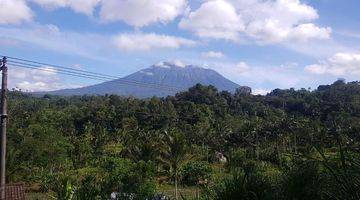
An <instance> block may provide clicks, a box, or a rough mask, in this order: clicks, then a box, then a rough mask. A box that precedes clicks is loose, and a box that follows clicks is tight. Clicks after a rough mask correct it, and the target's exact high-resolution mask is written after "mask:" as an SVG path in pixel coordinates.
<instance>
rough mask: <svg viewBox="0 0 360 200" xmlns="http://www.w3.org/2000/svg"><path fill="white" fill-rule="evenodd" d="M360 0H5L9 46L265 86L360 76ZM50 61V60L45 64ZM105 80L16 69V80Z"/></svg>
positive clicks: (111, 66) (36, 85) (0, 27)
mask: <svg viewBox="0 0 360 200" xmlns="http://www.w3.org/2000/svg"><path fill="white" fill-rule="evenodd" d="M359 7H360V2H359V1H358V0H346V1H341V0H86V1H85V0H0V8H1V10H2V11H5V12H1V13H0V53H1V54H5V55H10V56H15V57H21V58H26V59H31V60H36V61H42V62H47V63H52V64H58V65H65V66H69V67H74V68H78V69H83V70H89V71H94V72H101V73H105V74H111V75H116V76H119V77H122V76H125V75H128V74H130V73H132V72H135V71H138V70H140V69H142V68H146V67H148V66H151V65H153V64H156V63H158V62H161V61H181V62H183V63H185V64H195V65H199V66H203V67H207V68H211V69H215V70H216V71H218V72H220V73H221V74H222V75H224V76H225V77H227V78H229V79H231V80H232V81H234V82H236V83H238V84H240V85H248V86H250V87H252V88H253V90H254V91H255V93H266V92H267V91H269V90H271V89H275V88H290V87H295V88H309V87H311V88H316V87H317V86H318V85H319V84H330V83H332V82H334V81H335V80H337V79H338V78H345V79H346V80H347V81H353V80H359V79H360V12H358V8H359ZM44 67H46V66H44ZM94 83H97V81H93V80H86V79H74V78H72V77H64V76H61V75H59V74H57V73H56V71H53V72H39V71H29V70H23V69H17V68H14V69H11V70H10V85H11V87H19V88H21V89H23V90H30V91H37V90H54V89H60V88H68V87H79V86H84V85H89V84H94Z"/></svg>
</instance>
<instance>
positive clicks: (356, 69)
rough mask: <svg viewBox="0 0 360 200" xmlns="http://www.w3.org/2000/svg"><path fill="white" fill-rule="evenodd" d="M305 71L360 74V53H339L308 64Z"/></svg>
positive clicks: (349, 74)
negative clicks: (316, 62)
mask: <svg viewBox="0 0 360 200" xmlns="http://www.w3.org/2000/svg"><path fill="white" fill-rule="evenodd" d="M305 71H307V72H309V73H312V74H331V75H336V76H337V75H348V76H351V75H360V54H355V53H337V54H335V55H334V56H332V57H331V58H329V59H327V60H325V61H321V62H319V63H318V64H313V65H308V66H306V67H305Z"/></svg>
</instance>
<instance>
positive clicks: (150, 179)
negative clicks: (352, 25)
mask: <svg viewBox="0 0 360 200" xmlns="http://www.w3.org/2000/svg"><path fill="white" fill-rule="evenodd" d="M8 132H9V133H8V150H7V180H8V182H25V183H26V184H27V186H28V188H29V190H31V191H37V192H43V193H52V194H53V195H54V196H55V197H56V198H57V199H109V198H110V194H111V193H113V192H116V194H117V195H118V196H117V198H118V199H131V198H132V199H151V198H154V197H156V195H158V194H160V193H162V191H163V190H162V188H163V187H164V185H173V186H171V187H172V189H174V190H175V192H174V194H171V195H172V196H171V195H170V197H172V198H193V197H185V196H184V195H183V194H182V193H181V191H178V187H181V188H183V187H189V188H194V187H195V188H198V189H197V190H196V191H198V192H197V193H196V195H197V196H196V197H197V198H202V199H360V192H359V191H360V84H359V82H349V83H345V82H344V81H342V80H339V81H336V82H334V83H333V84H331V85H322V86H319V87H318V88H317V89H316V90H314V91H310V90H306V89H300V90H295V89H286V90H282V89H275V90H273V91H272V92H271V93H269V94H268V95H266V96H261V95H251V94H249V92H248V90H244V89H242V90H241V89H239V90H237V92H236V93H235V94H231V93H229V92H226V91H218V90H217V89H216V88H215V87H213V86H203V85H200V84H198V85H195V86H194V87H192V88H190V89H189V90H188V91H185V92H181V93H178V94H176V95H175V96H169V97H166V98H157V97H153V98H150V99H136V98H131V97H121V96H116V95H105V96H72V97H59V96H51V95H45V96H42V97H34V96H31V95H29V94H25V93H22V92H18V91H12V92H10V94H9V131H8Z"/></svg>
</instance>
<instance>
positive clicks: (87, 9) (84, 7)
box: [29, 0, 105, 16]
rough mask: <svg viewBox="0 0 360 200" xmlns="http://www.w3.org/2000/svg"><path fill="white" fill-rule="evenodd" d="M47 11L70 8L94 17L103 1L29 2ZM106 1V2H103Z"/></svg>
mask: <svg viewBox="0 0 360 200" xmlns="http://www.w3.org/2000/svg"><path fill="white" fill-rule="evenodd" d="M29 1H32V2H34V3H37V4H39V5H40V6H42V7H44V8H46V9H57V8H65V7H69V8H71V9H73V10H74V11H75V12H78V13H83V14H86V15H89V16H90V15H92V14H93V12H94V10H95V8H96V6H97V5H98V4H99V3H100V1H101V0H29ZM103 1H105V0H103Z"/></svg>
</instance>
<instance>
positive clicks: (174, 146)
mask: <svg viewBox="0 0 360 200" xmlns="http://www.w3.org/2000/svg"><path fill="white" fill-rule="evenodd" d="M163 139H164V140H163V141H164V144H163V150H162V154H161V161H163V163H164V164H166V165H167V166H168V167H170V173H171V174H172V175H173V176H174V185H175V198H176V199H178V197H179V195H178V180H179V169H180V168H181V167H182V166H183V165H184V164H186V163H187V162H189V161H190V160H191V158H192V155H191V154H190V152H189V144H188V143H187V141H186V138H185V136H184V134H183V133H181V132H180V131H179V130H178V129H175V128H173V129H170V130H169V131H165V133H164V138H163Z"/></svg>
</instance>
